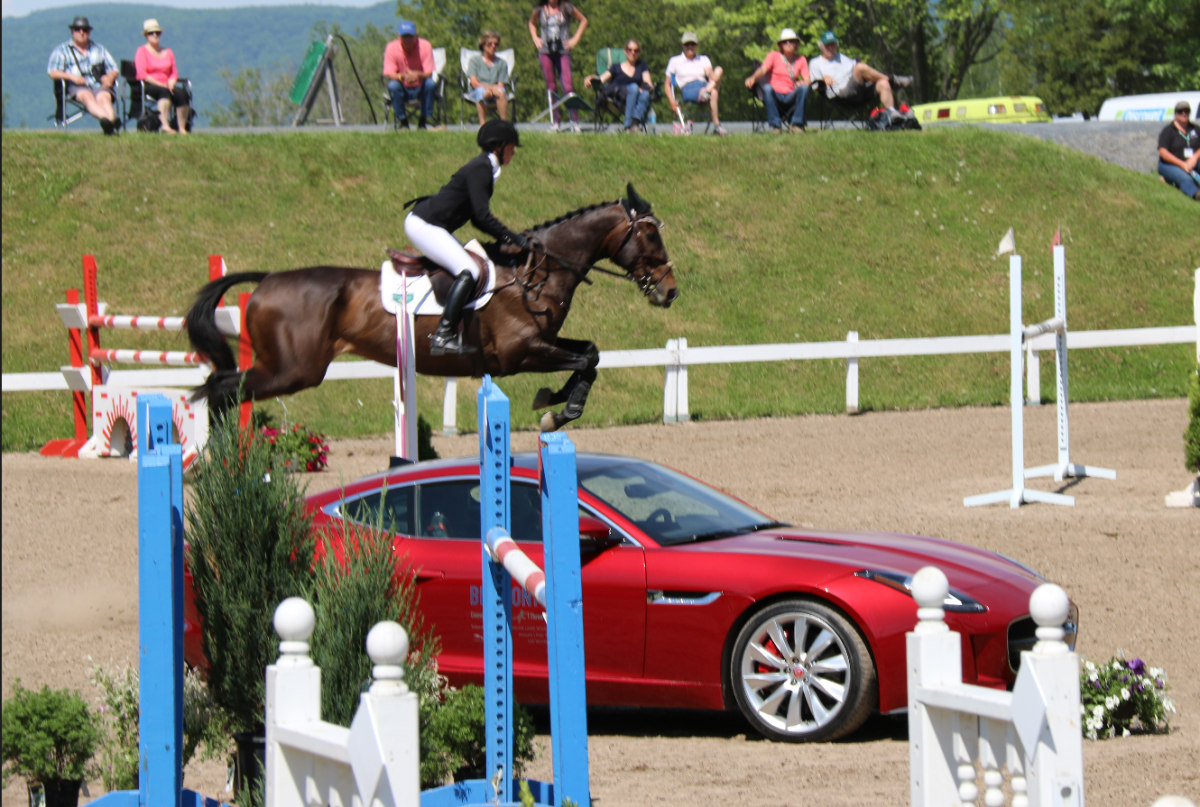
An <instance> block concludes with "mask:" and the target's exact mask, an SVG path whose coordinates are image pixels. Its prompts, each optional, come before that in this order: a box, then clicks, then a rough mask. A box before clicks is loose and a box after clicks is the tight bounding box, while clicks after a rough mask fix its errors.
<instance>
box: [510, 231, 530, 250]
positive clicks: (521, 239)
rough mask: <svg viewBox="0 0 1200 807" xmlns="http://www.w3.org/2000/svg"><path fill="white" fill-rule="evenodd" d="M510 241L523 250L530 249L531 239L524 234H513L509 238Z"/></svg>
mask: <svg viewBox="0 0 1200 807" xmlns="http://www.w3.org/2000/svg"><path fill="white" fill-rule="evenodd" d="M508 240H509V241H512V242H513V243H514V244H516V245H517V246H518V247H520V248H521V249H529V237H528V236H527V235H525V234H524V233H513V234H512V235H510V236H509V237H508Z"/></svg>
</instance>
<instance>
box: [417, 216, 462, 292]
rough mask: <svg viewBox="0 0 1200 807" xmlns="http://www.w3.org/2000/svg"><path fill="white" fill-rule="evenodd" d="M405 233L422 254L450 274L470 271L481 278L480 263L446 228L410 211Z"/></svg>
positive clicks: (455, 274)
mask: <svg viewBox="0 0 1200 807" xmlns="http://www.w3.org/2000/svg"><path fill="white" fill-rule="evenodd" d="M404 234H405V235H407V236H408V240H409V242H410V243H412V245H413V246H414V247H416V249H417V250H418V251H419V252H420V253H421V254H422V255H424V256H425V257H426V258H429V259H430V260H431V261H433V262H434V263H436V264H437V265H438V266H441V267H442V268H443V269H445V270H446V271H448V272H450V274H452V275H454V276H455V277H458V275H459V274H461V273H462V272H470V273H471V277H473V278H475V279H476V280H479V265H478V264H477V263H475V259H474V258H472V257H471V255H470V254H469V253H468V252H467V251H466V250H465V249H463V245H462V244H460V243H458V239H457V238H455V237H454V236H453V235H451V234H450V233H449V232H447V231H446V230H445V229H444V228H442V227H438V226H437V225H436V224H430V223H429V222H427V221H425V219H423V218H421V217H420V216H417V215H415V214H413V213H409V214H408V215H407V216H405V218H404Z"/></svg>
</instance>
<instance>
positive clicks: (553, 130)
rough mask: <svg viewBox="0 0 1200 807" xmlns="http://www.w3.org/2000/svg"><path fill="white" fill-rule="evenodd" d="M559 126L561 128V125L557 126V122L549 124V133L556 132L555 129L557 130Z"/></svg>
mask: <svg viewBox="0 0 1200 807" xmlns="http://www.w3.org/2000/svg"><path fill="white" fill-rule="evenodd" d="M561 128H562V127H561V126H559V125H558V124H557V123H552V124H550V131H551V133H554V132H557V131H558V130H559V129H561Z"/></svg>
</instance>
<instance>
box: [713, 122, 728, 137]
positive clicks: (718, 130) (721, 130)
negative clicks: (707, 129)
mask: <svg viewBox="0 0 1200 807" xmlns="http://www.w3.org/2000/svg"><path fill="white" fill-rule="evenodd" d="M712 133H713V134H715V135H716V136H717V137H724V136H725V135H727V134H729V132H728V131H727V130H726V129H725V127H724V126H722V125H721V124H719V123H718V124H717V125H716V126H714V127H713V130H712Z"/></svg>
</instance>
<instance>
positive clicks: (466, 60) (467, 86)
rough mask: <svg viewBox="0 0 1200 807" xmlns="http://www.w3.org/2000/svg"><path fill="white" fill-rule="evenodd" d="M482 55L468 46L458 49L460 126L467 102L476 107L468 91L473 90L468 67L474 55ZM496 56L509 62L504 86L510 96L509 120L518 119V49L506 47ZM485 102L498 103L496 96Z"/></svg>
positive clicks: (486, 104)
mask: <svg viewBox="0 0 1200 807" xmlns="http://www.w3.org/2000/svg"><path fill="white" fill-rule="evenodd" d="M481 55H482V52H481V51H477V50H470V49H468V48H459V49H458V66H459V70H460V72H459V74H458V89H459V91H460V95H459V99H458V125H459V126H462V125H463V120H464V117H463V116H464V112H465V110H466V106H467V104H468V103H469V104H470V105H471V107H472V109H474V107H475V102H474V101H473V100H471V99H470V98H468V97H467V93H469V92H470V91H471V80H470V79H469V78H467V67H468V65H470V64H471V59H472V57H475V56H481ZM496 58H497V59H503V60H504V61H505V62H507V63H508V81H506V82H504V86H505V88H506V89H505V92H504V94H505V95H507V96H508V101H509V107H508V108H509V113H508V118H509V120H516V119H517V54H516V51H514V50H513V49H512V48H506V49H504V50H498V51H496ZM483 103H484V105H485V106H489V107H494V106H495V105H496V100H495V99H494V98H489V99H488V100H487V101H484V102H483Z"/></svg>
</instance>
